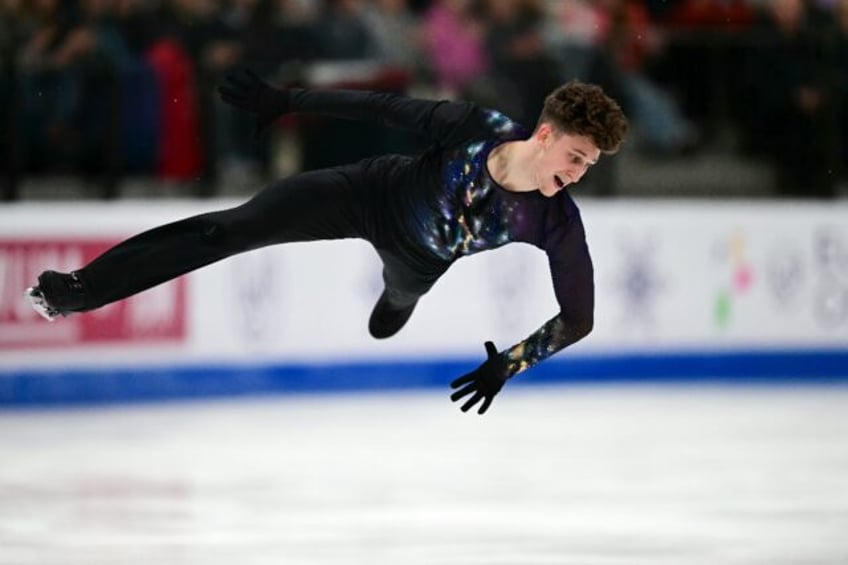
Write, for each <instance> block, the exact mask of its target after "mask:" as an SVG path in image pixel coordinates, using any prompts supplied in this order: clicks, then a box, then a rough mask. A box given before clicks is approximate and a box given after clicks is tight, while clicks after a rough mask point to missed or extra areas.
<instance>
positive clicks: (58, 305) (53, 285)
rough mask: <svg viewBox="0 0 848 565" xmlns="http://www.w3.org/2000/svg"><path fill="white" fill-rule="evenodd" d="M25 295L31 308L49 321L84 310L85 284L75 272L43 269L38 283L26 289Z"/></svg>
mask: <svg viewBox="0 0 848 565" xmlns="http://www.w3.org/2000/svg"><path fill="white" fill-rule="evenodd" d="M25 296H26V297H27V299H29V301H30V304H32V307H33V309H34V310H35V311H36V312H38V313H39V314H41V315H42V316H43V317H44V318H46V319H47V320H50V321H51V322H52V321H53V320H55V319H56V318H58V317H59V316H69V315H70V314H72V313H73V312H80V311H82V310H84V306H85V285H83V282H82V280H81V279H80V277H79V275H78V274H77V273H76V272H72V273H58V272H56V271H44V272H43V273H41V274H40V275H39V276H38V284H37V285H36V286H33V287H30V288H28V289H26V292H25Z"/></svg>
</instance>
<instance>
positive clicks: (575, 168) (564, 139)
mask: <svg viewBox="0 0 848 565" xmlns="http://www.w3.org/2000/svg"><path fill="white" fill-rule="evenodd" d="M533 137H534V138H535V141H536V144H537V152H538V153H537V166H536V183H537V186H538V187H539V192H541V193H542V194H544V195H545V196H548V197H550V196H553V195H555V194H556V193H557V192H559V191H560V190H562V189H563V188H565V187H566V186H568V185H570V184H574V183H576V182H578V181H579V180H580V179H581V178H583V175H584V174H586V171H587V170H588V169H589V167H591V166H592V165H594V164H595V163H597V162H598V158H600V156H601V151H600V149H598V147H597V146H596V145H595V142H594V141H592V139H591V138H589V137H586V136H583V135H572V134H567V133H562V132H560V131H558V130H556V129H555V128H554V127H553V126H551V125H550V124H546V123H543V124H541V125H540V126H539V128H538V129H537V130H536V132H535V133H534V134H533Z"/></svg>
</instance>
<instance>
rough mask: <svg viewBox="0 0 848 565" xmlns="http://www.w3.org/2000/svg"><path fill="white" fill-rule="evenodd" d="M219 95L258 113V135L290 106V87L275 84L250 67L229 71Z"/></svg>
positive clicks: (256, 132) (243, 108)
mask: <svg viewBox="0 0 848 565" xmlns="http://www.w3.org/2000/svg"><path fill="white" fill-rule="evenodd" d="M218 95H219V96H220V97H221V100H223V101H224V102H226V103H227V104H230V105H232V106H235V107H236V108H240V109H242V110H247V111H248V112H252V113H253V114H256V131H255V134H256V137H259V136H260V135H261V134H262V133H264V132H265V130H266V129H267V128H268V126H269V125H271V123H272V122H273V121H274V120H276V119H277V118H279V117H280V116H282V115H283V114H285V113H286V112H288V110H289V93H288V91H287V90H280V89H278V88H274V87H273V86H271V85H269V84H268V83H267V82H265V81H264V80H262V79H261V78H259V77H258V76H257V75H256V74H255V73H254V72H253V71H251V70H249V69H241V70H238V71H235V72H233V73H231V74H229V75H227V76H226V78H225V79H224V84H222V85H220V86H219V87H218Z"/></svg>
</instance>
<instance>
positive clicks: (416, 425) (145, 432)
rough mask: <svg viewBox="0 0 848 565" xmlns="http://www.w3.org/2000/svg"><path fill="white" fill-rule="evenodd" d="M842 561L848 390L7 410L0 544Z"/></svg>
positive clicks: (58, 550)
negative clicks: (463, 403) (476, 410)
mask: <svg viewBox="0 0 848 565" xmlns="http://www.w3.org/2000/svg"><path fill="white" fill-rule="evenodd" d="M266 563H267V564H316V565H374V564H392V565H394V564H397V565H446V564H457V565H459V564H462V565H475V564H492V565H501V564H503V565H506V564H515V565H534V564H539V565H541V564H557V565H560V564H562V565H570V564H575V565H576V564H580V565H612V564H616V565H617V564H621V565H625V564H626V565H642V564H644V565H648V564H650V565H689V564H693V565H695V564H697V565H722V564H732V565H760V564H761V565H788V564H793V565H794V564H798V565H845V564H846V563H848V389H846V388H805V389H790V388H750V389H745V388H739V387H734V388H726V389H722V388H699V387H680V388H670V387H666V388H658V389H655V388H649V387H623V388H616V387H607V388H603V387H552V388H520V387H516V388H513V389H509V388H507V389H505V390H504V392H503V393H502V394H501V396H499V397H498V398H497V399H496V401H495V403H494V404H493V406H492V409H491V410H490V413H489V414H487V415H485V416H483V417H479V416H477V415H476V414H461V413H460V412H459V411H458V410H457V408H456V406H454V405H452V404H451V403H450V402H449V401H448V400H447V395H446V394H442V393H439V392H426V393H396V394H390V395H389V394H386V395H383V394H372V395H351V396H318V397H310V396H295V397H282V398H262V399H238V400H226V401H215V402H197V403H182V404H180V403H178V404H160V405H144V406H123V407H107V408H103V407H101V408H86V409H68V410H50V411H38V410H33V411H7V412H4V413H0V564H3V565H6V564H10V565H12V564H14V565H30V564H38V565H43V564H62V565H77V564H80V565H82V564H85V565H100V564H110V565H111V564H203V565H218V564H221V565H224V564H225V565H248V564H266Z"/></svg>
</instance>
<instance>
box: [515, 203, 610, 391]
mask: <svg viewBox="0 0 848 565" xmlns="http://www.w3.org/2000/svg"><path fill="white" fill-rule="evenodd" d="M556 239H557V240H556V241H554V242H552V244H551V245H550V246H549V247H548V248H547V252H548V258H549V263H550V268H551V277H552V278H553V284H554V293H555V295H556V299H557V302H559V306H560V312H559V314H557V315H556V316H554V317H553V318H551V319H550V320H548V321H547V322H545V324H544V325H543V326H542V327H541V328H539V329H538V330H536V331H535V332H533V333H532V334H531V335H530V336H528V337H527V339H525V340H524V341H522V342H521V343H518V344H516V345H514V346H513V347H511V348H510V349H508V350H507V351H506V352H504V355H505V357H506V359H507V378H509V377H512V376H514V375H515V374H517V373H520V372H521V371H524V370H526V369H529V368H530V367H532V366H533V365H535V364H536V363H538V362H540V361H543V360H544V359H547V358H548V357H550V356H551V355H553V354H554V353H556V352H557V351H559V350H561V349H563V348H565V347H567V346H569V345H571V344H572V343H575V342H577V341H579V340H580V339H582V338H584V337H585V336H586V335H588V334H589V332H590V331H592V324H593V319H594V309H595V284H594V272H593V267H592V259H591V257H590V255H589V249H588V247H587V245H586V238H585V233H584V230H583V224H582V223H581V222H580V220H579V216H578V217H577V218H576V219H575V222H574V223H573V225H572V226H571V227H570V228H568V229H567V230H565V233H564V234H563V236H562V237H561V238H556Z"/></svg>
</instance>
